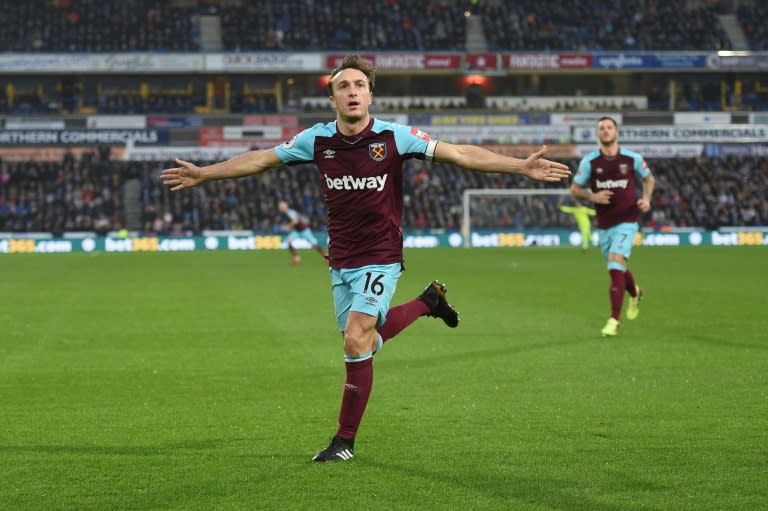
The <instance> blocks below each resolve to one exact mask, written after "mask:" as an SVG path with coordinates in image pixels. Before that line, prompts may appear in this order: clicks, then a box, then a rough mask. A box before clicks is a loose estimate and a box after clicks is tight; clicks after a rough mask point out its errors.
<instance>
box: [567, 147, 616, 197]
mask: <svg viewBox="0 0 768 511" xmlns="http://www.w3.org/2000/svg"><path fill="white" fill-rule="evenodd" d="M591 175H592V167H591V166H590V163H589V159H588V158H586V157H585V158H583V159H582V160H581V162H580V163H579V170H578V171H577V172H576V176H575V177H574V178H573V182H572V183H571V197H573V198H574V199H576V200H588V201H590V202H593V203H595V204H610V203H611V196H612V195H613V192H612V191H610V190H600V191H599V192H595V193H593V192H592V190H589V189H587V188H586V186H587V183H589V178H590V177H591Z"/></svg>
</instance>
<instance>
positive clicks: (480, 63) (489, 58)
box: [467, 53, 499, 71]
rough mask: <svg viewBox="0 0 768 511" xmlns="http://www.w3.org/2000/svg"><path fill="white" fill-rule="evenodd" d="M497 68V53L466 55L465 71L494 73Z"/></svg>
mask: <svg viewBox="0 0 768 511" xmlns="http://www.w3.org/2000/svg"><path fill="white" fill-rule="evenodd" d="M498 68H499V54H498V53H470V54H468V55H467V70H470V71H495V70H496V69H498Z"/></svg>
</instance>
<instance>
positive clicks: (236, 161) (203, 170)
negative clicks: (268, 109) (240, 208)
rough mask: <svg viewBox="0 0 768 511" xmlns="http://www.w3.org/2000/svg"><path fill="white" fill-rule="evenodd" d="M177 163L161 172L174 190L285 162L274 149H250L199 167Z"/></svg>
mask: <svg viewBox="0 0 768 511" xmlns="http://www.w3.org/2000/svg"><path fill="white" fill-rule="evenodd" d="M176 163H177V164H178V165H179V166H178V167H174V168H170V169H165V170H164V171H163V172H162V174H160V179H161V180H162V181H163V184H164V185H166V186H170V187H171V191H172V192H178V191H179V190H184V189H185V188H192V187H194V186H198V185H200V184H202V183H204V182H206V181H213V180H217V179H235V178H240V177H246V176H252V175H254V174H258V173H260V172H264V171H265V170H268V169H272V168H275V167H279V166H281V165H282V164H283V163H282V161H281V160H280V158H278V157H277V153H276V152H275V150H274V149H267V150H264V151H249V152H247V153H243V154H240V155H238V156H235V157H234V158H232V159H231V160H227V161H223V162H220V163H215V164H213V165H208V166H206V167H198V166H197V165H195V164H194V163H190V162H188V161H184V160H176Z"/></svg>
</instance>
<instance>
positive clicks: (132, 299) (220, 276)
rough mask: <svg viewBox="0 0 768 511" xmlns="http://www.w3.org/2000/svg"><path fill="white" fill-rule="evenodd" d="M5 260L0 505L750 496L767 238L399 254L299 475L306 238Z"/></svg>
mask: <svg viewBox="0 0 768 511" xmlns="http://www.w3.org/2000/svg"><path fill="white" fill-rule="evenodd" d="M303 255H304V261H303V263H302V264H301V265H300V266H298V267H290V266H289V265H288V260H289V256H288V253H287V252H283V251H278V252H269V251H266V252H247V253H246V252H206V253H202V252H200V253H173V254H170V253H162V254H161V253H156V254H148V253H141V254H98V255H88V254H69V255H10V256H3V257H2V259H1V260H0V300H1V301H0V304H1V306H0V509H2V510H3V511H9V510H16V509H40V510H78V511H83V510H94V511H102V510H109V509H115V510H149V509H163V510H165V509H167V510H235V509H243V510H252V509H265V510H294V509H296V510H299V509H301V510H304V509H307V510H325V509H328V510H339V509H365V510H366V511H372V510H385V509H386V510H393V509H397V510H401V509H413V510H433V509H434V510H449V509H450V510H454V509H455V510H502V509H504V510H507V509H514V510H569V511H570V510H591V511H627V510H629V511H634V510H689V509H690V510H742V509H743V510H756V509H766V506H768V477H766V474H768V335H766V331H767V330H768V329H767V328H766V326H767V322H766V312H765V310H766V303H767V302H766V296H767V295H768V293H766V289H767V287H768V277H767V275H768V272H766V264H765V261H766V260H767V258H768V254H767V253H766V250H765V248H761V247H744V248H644V247H640V248H636V249H635V251H634V257H633V261H632V269H633V271H634V273H635V275H636V277H637V280H638V283H639V284H640V285H641V286H643V287H644V288H645V290H646V296H645V299H644V300H643V302H642V304H641V314H640V317H639V318H638V319H637V320H636V321H633V322H630V321H626V320H623V321H622V324H621V331H620V335H619V336H618V337H616V338H613V339H603V338H601V337H600V335H599V331H600V328H601V327H602V326H603V324H604V322H605V320H606V319H607V317H608V314H609V305H608V277H607V273H606V271H605V269H604V268H605V267H604V264H603V262H602V261H601V259H600V256H599V254H598V253H597V252H596V251H594V250H592V251H590V252H589V253H587V254H582V253H581V252H580V251H579V250H577V249H566V248H560V249H544V248H530V249H488V250H485V249H473V250H464V249H452V250H448V249H445V250H443V249H435V250H417V249H413V250H409V251H408V252H407V253H406V266H407V268H408V270H407V271H406V272H405V274H404V275H403V277H402V279H401V280H400V285H399V288H398V290H397V293H396V295H395V300H394V303H401V302H403V301H405V300H407V299H411V298H413V297H415V296H416V295H417V294H418V293H419V292H420V291H421V290H422V289H423V287H424V286H425V285H426V283H427V282H428V281H429V280H431V279H435V278H437V279H442V280H445V281H446V282H447V284H448V291H449V292H448V297H449V299H450V301H451V302H452V303H454V304H455V306H456V307H457V308H458V309H459V310H460V312H461V318H462V321H461V324H460V325H459V327H458V328H456V329H455V330H452V329H448V328H446V327H445V326H444V325H443V324H442V323H441V322H440V321H439V320H437V319H433V318H422V319H420V320H419V321H418V322H417V323H416V324H414V325H413V326H412V327H411V328H409V329H408V330H406V331H405V332H403V333H402V334H401V335H400V336H398V337H397V338H395V339H393V340H392V341H390V342H389V343H387V344H386V345H385V347H384V349H383V350H382V352H381V353H379V354H378V355H377V356H376V362H375V378H374V379H375V385H374V389H373V394H372V396H371V400H370V402H369V406H368V411H367V413H366V417H365V418H364V420H363V424H362V427H361V430H360V433H359V435H358V440H357V448H356V458H355V459H354V460H353V461H351V462H349V463H338V464H324V465H320V464H313V463H310V458H311V456H312V455H313V454H314V453H315V452H316V451H317V450H319V449H320V448H322V447H324V446H325V445H326V444H327V442H328V438H329V437H330V436H331V435H332V434H333V432H334V430H335V426H336V418H337V413H338V406H339V398H340V396H341V390H342V384H343V378H344V375H343V360H342V343H341V338H340V336H339V334H338V332H337V331H336V328H335V321H334V316H333V311H332V301H331V295H330V289H329V281H328V276H327V270H326V269H325V268H324V265H323V262H322V261H321V260H320V258H319V257H318V256H317V255H316V254H315V253H313V252H306V253H305V254H303Z"/></svg>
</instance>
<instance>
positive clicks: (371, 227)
mask: <svg viewBox="0 0 768 511" xmlns="http://www.w3.org/2000/svg"><path fill="white" fill-rule="evenodd" d="M436 145H437V141H435V140H432V139H431V138H430V137H429V135H427V134H426V133H424V132H422V131H420V130H418V129H416V128H412V127H410V126H405V125H402V124H397V123H391V122H385V121H381V120H379V119H375V118H371V121H370V123H368V126H367V127H366V128H365V129H364V130H362V131H361V132H360V133H358V134H356V135H354V136H344V135H342V134H341V133H339V132H338V131H337V129H336V121H334V122H330V123H327V124H316V125H314V126H312V127H311V128H308V129H306V130H304V131H302V132H301V133H299V134H298V135H296V136H295V137H294V138H292V139H291V140H289V141H287V142H285V143H283V144H281V145H279V146H277V147H275V152H276V153H277V156H278V157H279V158H280V160H281V161H282V162H283V163H285V164H286V165H298V164H302V163H308V162H314V163H315V164H316V165H317V169H318V172H319V173H320V184H321V186H322V189H323V196H324V197H325V202H326V209H327V213H328V255H329V259H330V264H331V266H332V267H333V268H359V267H360V266H365V265H369V264H390V263H397V262H401V261H402V259H403V232H402V227H401V219H402V216H403V170H402V169H403V162H404V161H405V160H407V159H409V158H416V159H422V160H424V159H426V160H431V159H432V158H433V156H434V154H435V147H436Z"/></svg>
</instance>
